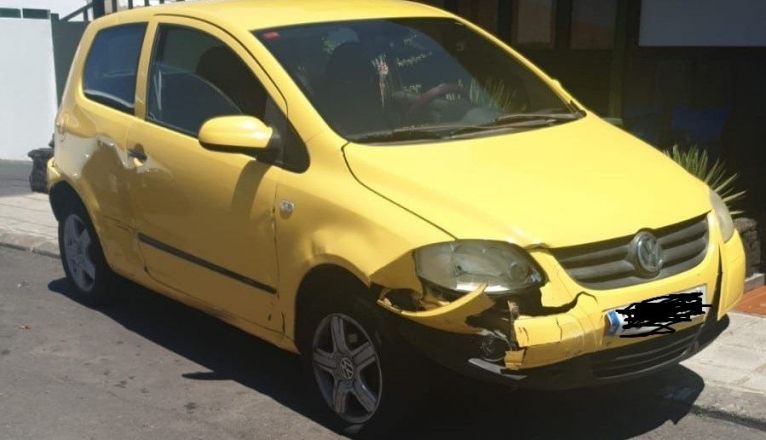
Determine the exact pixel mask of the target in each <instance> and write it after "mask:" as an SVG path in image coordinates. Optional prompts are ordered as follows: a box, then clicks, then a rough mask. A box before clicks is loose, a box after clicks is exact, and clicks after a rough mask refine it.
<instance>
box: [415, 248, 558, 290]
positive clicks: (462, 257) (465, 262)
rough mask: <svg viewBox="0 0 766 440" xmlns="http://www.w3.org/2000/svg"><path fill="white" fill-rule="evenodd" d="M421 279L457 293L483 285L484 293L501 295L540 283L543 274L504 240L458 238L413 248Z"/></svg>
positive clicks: (518, 250) (523, 254)
mask: <svg viewBox="0 0 766 440" xmlns="http://www.w3.org/2000/svg"><path fill="white" fill-rule="evenodd" d="M415 266H416V269H417V274H418V276H419V277H420V279H421V280H424V281H426V282H429V283H432V284H435V285H436V286H439V287H441V288H444V289H449V290H451V291H453V292H457V293H468V292H473V291H475V290H476V289H478V288H479V287H480V286H481V285H483V284H486V285H487V288H486V289H485V292H486V293H488V294H496V295H500V294H505V293H513V292H518V291H522V290H524V289H528V288H530V287H538V286H540V285H542V282H543V275H542V271H540V270H539V269H538V268H537V266H536V265H535V263H534V262H533V261H532V260H531V258H530V257H529V256H527V254H526V253H524V251H522V250H521V249H519V248H517V247H516V246H513V245H511V244H508V243H504V242H498V241H482V240H460V241H454V242H448V243H439V244H434V245H430V246H426V247H423V248H420V249H418V250H416V251H415Z"/></svg>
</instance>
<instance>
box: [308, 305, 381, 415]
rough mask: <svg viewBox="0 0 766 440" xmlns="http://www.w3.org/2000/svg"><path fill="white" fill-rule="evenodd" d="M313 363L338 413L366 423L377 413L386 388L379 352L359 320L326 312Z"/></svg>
mask: <svg viewBox="0 0 766 440" xmlns="http://www.w3.org/2000/svg"><path fill="white" fill-rule="evenodd" d="M312 363H313V366H314V376H315V377H316V381H317V384H318V385H319V389H320V391H321V393H322V397H324V399H325V401H326V402H327V404H328V405H329V406H330V408H332V410H333V411H335V413H336V414H338V416H340V417H341V418H342V419H343V420H345V421H347V422H350V423H364V422H366V421H368V420H369V419H370V418H372V416H373V415H375V412H376V411H377V409H378V405H379V403H380V398H381V394H382V391H383V380H382V379H383V375H382V371H381V367H380V356H379V355H378V352H377V349H376V348H375V345H374V344H373V342H372V339H371V338H370V336H369V335H368V334H367V332H365V330H364V328H363V327H362V326H361V325H360V324H359V323H358V322H356V321H355V320H354V319H353V318H351V317H350V316H348V315H344V314H340V313H333V314H331V315H329V316H326V317H325V318H324V319H323V320H322V322H321V323H320V324H319V326H318V327H317V330H316V333H315V334H314V342H313V346H312Z"/></svg>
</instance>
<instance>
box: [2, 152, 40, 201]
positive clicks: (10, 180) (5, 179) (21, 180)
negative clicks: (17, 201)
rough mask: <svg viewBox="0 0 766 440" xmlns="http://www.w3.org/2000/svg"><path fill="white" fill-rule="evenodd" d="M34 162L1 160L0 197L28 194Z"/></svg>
mask: <svg viewBox="0 0 766 440" xmlns="http://www.w3.org/2000/svg"><path fill="white" fill-rule="evenodd" d="M31 171H32V162H31V161H30V162H21V161H12V160H0V197H2V196H13V195H17V194H26V193H29V192H31V191H30V189H29V173H30V172H31Z"/></svg>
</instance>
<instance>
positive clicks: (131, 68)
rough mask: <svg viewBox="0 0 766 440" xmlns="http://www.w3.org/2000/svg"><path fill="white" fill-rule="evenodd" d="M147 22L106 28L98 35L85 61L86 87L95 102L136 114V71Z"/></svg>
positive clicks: (86, 92)
mask: <svg viewBox="0 0 766 440" xmlns="http://www.w3.org/2000/svg"><path fill="white" fill-rule="evenodd" d="M145 33H146V24H145V23H142V24H129V25H123V26H116V27H112V28H106V29H103V30H101V31H99V33H98V34H96V38H95V39H94V40H93V44H92V45H91V48H90V53H89V54H88V58H87V60H86V61H85V72H84V74H83V89H84V92H85V96H86V97H87V98H89V99H91V100H93V101H96V102H99V103H101V104H104V105H107V106H109V107H112V108H115V109H117V110H120V111H123V112H126V113H130V114H133V109H134V105H135V95H136V70H137V69H138V58H139V56H140V55H141V44H142V43H143V41H144V34H145Z"/></svg>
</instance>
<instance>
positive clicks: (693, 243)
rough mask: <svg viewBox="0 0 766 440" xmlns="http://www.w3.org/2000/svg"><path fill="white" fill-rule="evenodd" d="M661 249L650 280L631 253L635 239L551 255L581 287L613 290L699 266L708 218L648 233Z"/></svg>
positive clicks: (705, 242) (608, 241)
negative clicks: (659, 262)
mask: <svg viewBox="0 0 766 440" xmlns="http://www.w3.org/2000/svg"><path fill="white" fill-rule="evenodd" d="M651 232H652V234H653V235H654V236H655V237H656V238H657V242H658V243H659V244H660V246H661V247H662V259H663V266H662V269H661V270H660V272H659V273H658V274H657V275H655V276H653V277H646V276H643V275H642V273H641V271H640V270H639V268H638V265H637V263H636V262H635V258H634V256H633V255H632V251H631V242H632V240H633V238H634V236H628V237H621V238H617V239H614V240H607V241H601V242H598V243H589V244H585V245H578V246H570V247H566V248H559V249H554V250H553V251H552V253H553V256H554V257H556V259H557V260H558V262H559V263H560V264H561V265H562V266H563V267H564V269H565V270H566V271H567V273H568V274H569V276H571V277H572V278H573V279H574V280H575V281H577V282H578V283H579V284H580V285H582V286H584V287H588V288H592V289H615V288H618V287H625V286H632V285H635V284H641V283H645V282H648V281H654V280H658V279H662V278H666V277H669V276H672V275H676V274H678V273H681V272H683V271H685V270H689V269H691V268H692V267H694V266H696V265H698V264H699V263H701V262H702V260H703V259H704V258H705V253H706V251H707V246H708V223H707V217H704V216H703V217H698V218H695V219H692V220H689V221H685V222H683V223H679V224H676V225H672V226H667V227H664V228H661V229H657V230H654V231H651Z"/></svg>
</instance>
